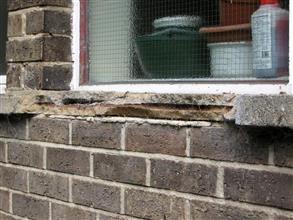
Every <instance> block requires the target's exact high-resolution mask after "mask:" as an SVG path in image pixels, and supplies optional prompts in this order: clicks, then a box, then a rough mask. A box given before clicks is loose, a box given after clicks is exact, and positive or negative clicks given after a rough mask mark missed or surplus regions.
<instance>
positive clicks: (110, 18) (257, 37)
mask: <svg viewBox="0 0 293 220" xmlns="http://www.w3.org/2000/svg"><path fill="white" fill-rule="evenodd" d="M259 2H260V1H259V0H196V1H195V0H194V1H191V0H123V1H120V0H89V6H88V8H89V12H88V13H89V36H88V38H89V42H88V51H89V79H90V83H93V84H97V83H103V82H124V81H138V80H144V81H145V80H196V79H235V80H239V79H267V78H269V79H272V78H273V79H276V78H278V79H284V80H287V76H288V63H289V58H288V54H289V52H288V48H289V46H288V42H289V38H288V36H289V35H288V21H289V17H288V10H289V1H288V0H283V1H281V5H280V6H279V5H275V4H274V5H260V4H259ZM281 7H282V9H281Z"/></svg>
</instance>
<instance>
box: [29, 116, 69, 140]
mask: <svg viewBox="0 0 293 220" xmlns="http://www.w3.org/2000/svg"><path fill="white" fill-rule="evenodd" d="M29 136H30V139H32V140H34V141H44V142H54V143H61V144H68V143H69V121H67V120H58V119H53V118H33V119H32V120H30V125H29Z"/></svg>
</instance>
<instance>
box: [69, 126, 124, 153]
mask: <svg viewBox="0 0 293 220" xmlns="http://www.w3.org/2000/svg"><path fill="white" fill-rule="evenodd" d="M121 127H122V125H121V124H117V123H101V122H83V121H75V122H73V124H72V143H73V144H75V145H82V146H87V147H97V148H111V149H120V134H121Z"/></svg>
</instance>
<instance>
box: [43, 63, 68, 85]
mask: <svg viewBox="0 0 293 220" xmlns="http://www.w3.org/2000/svg"><path fill="white" fill-rule="evenodd" d="M72 71H73V70H72V65H71V64H68V65H54V66H44V67H43V71H42V74H41V76H42V77H41V79H42V80H41V82H40V85H41V89H42V90H70V82H71V79H72Z"/></svg>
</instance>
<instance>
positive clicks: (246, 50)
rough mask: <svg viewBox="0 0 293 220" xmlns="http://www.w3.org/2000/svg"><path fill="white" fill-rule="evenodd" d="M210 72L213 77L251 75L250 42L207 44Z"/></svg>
mask: <svg viewBox="0 0 293 220" xmlns="http://www.w3.org/2000/svg"><path fill="white" fill-rule="evenodd" d="M208 47H209V48H210V54H211V74H212V76H213V77H214V78H230V79H231V78H246V77H252V76H253V72H252V43H251V42H246V41H242V42H223V43H212V44H208Z"/></svg>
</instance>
